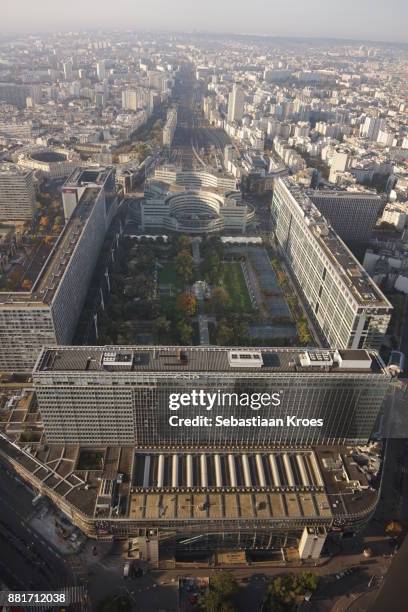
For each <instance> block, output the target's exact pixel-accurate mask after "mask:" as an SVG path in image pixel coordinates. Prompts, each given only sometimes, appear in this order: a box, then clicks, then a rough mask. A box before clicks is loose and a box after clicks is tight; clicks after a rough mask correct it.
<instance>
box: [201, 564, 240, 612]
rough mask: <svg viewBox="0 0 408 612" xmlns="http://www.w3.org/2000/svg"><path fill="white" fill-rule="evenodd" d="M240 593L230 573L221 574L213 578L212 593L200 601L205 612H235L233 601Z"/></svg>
mask: <svg viewBox="0 0 408 612" xmlns="http://www.w3.org/2000/svg"><path fill="white" fill-rule="evenodd" d="M238 591H239V587H238V583H237V581H236V580H235V578H234V576H233V575H232V574H231V573H230V572H220V573H218V574H214V575H213V576H212V577H211V583H210V591H209V592H208V593H207V594H206V595H205V596H204V597H202V598H201V599H200V602H199V604H200V608H201V609H202V610H204V611H205V612H235V611H236V610H237V607H236V606H235V605H234V603H233V601H232V599H233V597H235V596H236V595H237V593H238Z"/></svg>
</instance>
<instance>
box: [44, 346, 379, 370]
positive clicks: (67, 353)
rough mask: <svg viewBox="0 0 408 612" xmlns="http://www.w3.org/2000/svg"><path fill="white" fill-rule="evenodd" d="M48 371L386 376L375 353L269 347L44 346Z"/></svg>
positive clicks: (45, 364)
mask: <svg viewBox="0 0 408 612" xmlns="http://www.w3.org/2000/svg"><path fill="white" fill-rule="evenodd" d="M47 372H72V373H86V372H110V373H111V372H122V373H123V372H133V373H137V372H161V373H166V372H168V373H174V374H177V373H182V372H207V373H210V372H228V373H234V372H241V373H242V372H246V373H247V375H248V376H251V375H258V374H261V375H262V374H268V373H278V372H288V373H307V372H327V373H336V374H342V373H350V372H358V373H362V374H366V375H367V374H383V375H384V376H386V375H387V374H386V372H385V369H384V364H383V362H382V360H381V358H380V357H379V356H378V354H377V353H376V352H375V351H370V352H368V351H366V350H340V351H334V350H324V351H322V350H319V349H301V348H270V347H267V348H266V347H259V348H257V347H251V348H249V347H242V348H237V347H234V348H232V347H199V346H187V347H174V346H156V347H153V346H125V347H114V346H106V347H103V346H59V347H44V348H43V349H42V352H41V354H40V357H39V359H38V361H37V364H36V366H35V369H34V372H33V374H34V376H35V375H39V374H41V375H44V374H46V373H47Z"/></svg>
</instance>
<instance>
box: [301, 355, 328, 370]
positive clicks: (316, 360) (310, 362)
mask: <svg viewBox="0 0 408 612" xmlns="http://www.w3.org/2000/svg"><path fill="white" fill-rule="evenodd" d="M300 365H301V366H303V367H309V368H310V367H311V368H326V367H331V366H332V365H333V357H332V355H331V354H330V353H329V351H313V352H312V351H306V352H305V353H302V354H301V355H300Z"/></svg>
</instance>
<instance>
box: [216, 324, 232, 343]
mask: <svg viewBox="0 0 408 612" xmlns="http://www.w3.org/2000/svg"><path fill="white" fill-rule="evenodd" d="M233 339H234V331H233V330H232V329H231V327H228V325H227V324H226V323H225V321H221V323H220V324H219V325H218V327H217V344H218V345H219V346H228V345H229V344H231V343H232V341H233Z"/></svg>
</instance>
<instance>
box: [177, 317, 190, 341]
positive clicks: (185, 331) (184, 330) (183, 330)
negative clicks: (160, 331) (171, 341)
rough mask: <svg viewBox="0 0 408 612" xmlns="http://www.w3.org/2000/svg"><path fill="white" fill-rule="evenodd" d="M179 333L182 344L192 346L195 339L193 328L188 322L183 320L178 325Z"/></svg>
mask: <svg viewBox="0 0 408 612" xmlns="http://www.w3.org/2000/svg"><path fill="white" fill-rule="evenodd" d="M177 333H178V335H179V338H180V342H181V344H190V343H191V340H192V337H193V328H192V326H191V325H190V323H188V322H187V321H184V320H181V321H179V322H178V323H177Z"/></svg>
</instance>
